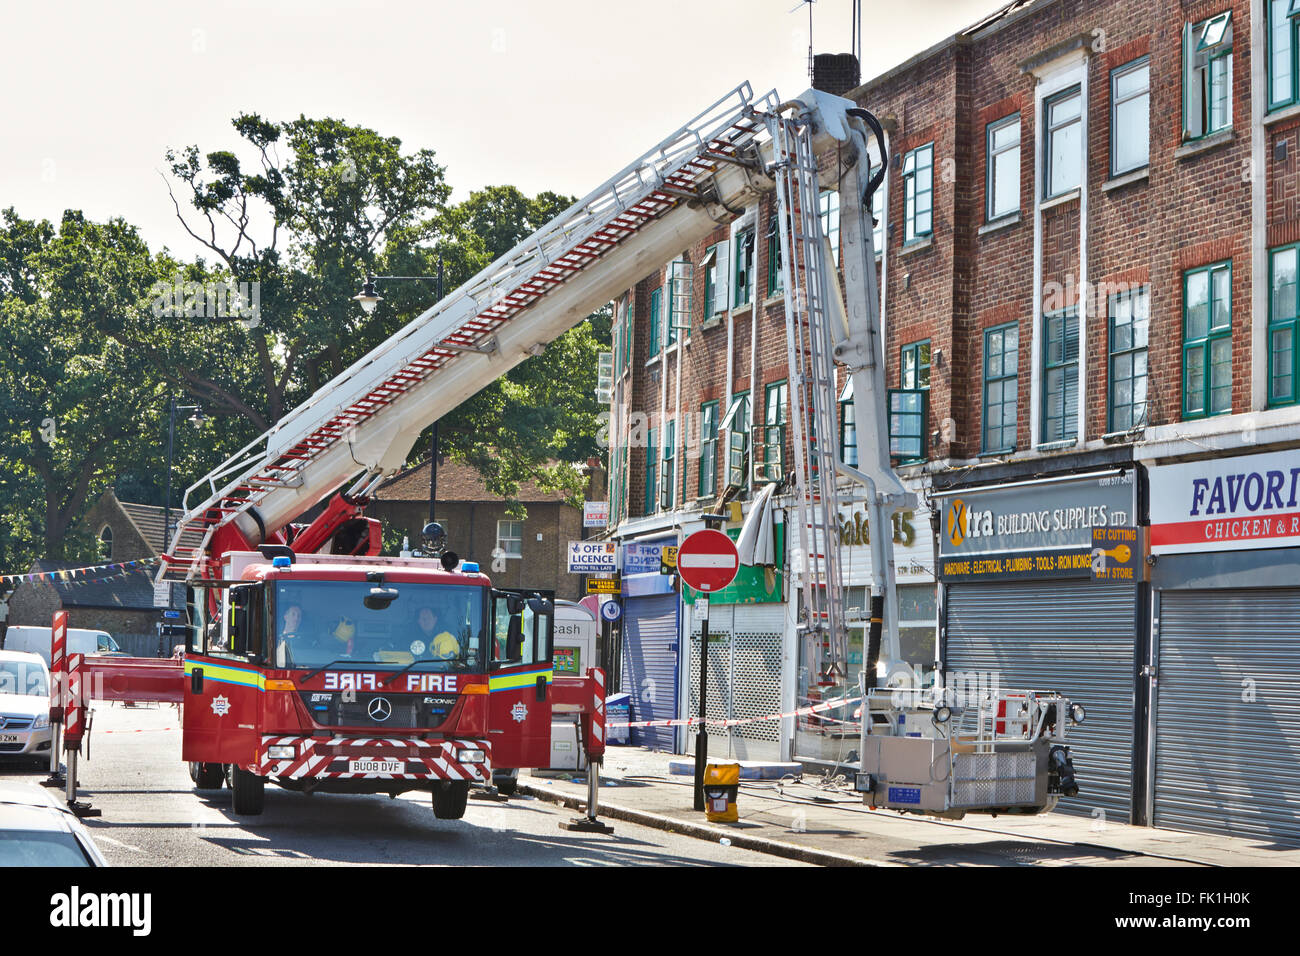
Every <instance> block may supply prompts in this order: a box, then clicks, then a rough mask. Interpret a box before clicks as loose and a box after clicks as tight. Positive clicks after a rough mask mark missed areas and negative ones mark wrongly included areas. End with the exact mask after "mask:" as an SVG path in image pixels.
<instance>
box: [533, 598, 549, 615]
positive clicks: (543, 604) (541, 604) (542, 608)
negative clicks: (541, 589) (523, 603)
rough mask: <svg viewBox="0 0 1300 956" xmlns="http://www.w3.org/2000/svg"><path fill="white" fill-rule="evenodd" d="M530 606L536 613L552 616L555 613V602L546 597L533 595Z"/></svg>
mask: <svg viewBox="0 0 1300 956" xmlns="http://www.w3.org/2000/svg"><path fill="white" fill-rule="evenodd" d="M528 608H529V610H531V611H532V612H533V613H534V614H540V615H543V616H545V617H550V616H551V615H552V614H554V613H555V602H553V601H548V600H547V599H546V598H544V597H532V598H529V599H528Z"/></svg>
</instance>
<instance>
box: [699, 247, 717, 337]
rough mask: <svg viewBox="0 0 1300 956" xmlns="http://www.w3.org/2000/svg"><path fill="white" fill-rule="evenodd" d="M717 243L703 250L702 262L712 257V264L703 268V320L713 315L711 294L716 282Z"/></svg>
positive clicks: (714, 289)
mask: <svg viewBox="0 0 1300 956" xmlns="http://www.w3.org/2000/svg"><path fill="white" fill-rule="evenodd" d="M717 254H718V247H717V245H712V246H709V247H708V248H707V249H705V250H704V259H703V260H701V261H703V262H709V261H710V257H713V258H712V261H713V264H712V265H710V266H708V267H707V268H706V269H705V270H704V321H705V322H707V321H709V319H710V318H712V316H713V294H714V292H715V291H716V286H717V283H718V266H717Z"/></svg>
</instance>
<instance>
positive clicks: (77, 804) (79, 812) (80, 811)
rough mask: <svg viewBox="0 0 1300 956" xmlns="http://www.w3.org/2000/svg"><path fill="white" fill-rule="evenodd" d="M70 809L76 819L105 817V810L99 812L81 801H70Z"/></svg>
mask: <svg viewBox="0 0 1300 956" xmlns="http://www.w3.org/2000/svg"><path fill="white" fill-rule="evenodd" d="M68 809H69V810H71V811H72V813H73V816H76V817H99V816H103V815H104V811H103V810H98V809H96V808H95V807H92V806H91V805H90V804H88V803H83V802H82V801H80V800H69V801H68Z"/></svg>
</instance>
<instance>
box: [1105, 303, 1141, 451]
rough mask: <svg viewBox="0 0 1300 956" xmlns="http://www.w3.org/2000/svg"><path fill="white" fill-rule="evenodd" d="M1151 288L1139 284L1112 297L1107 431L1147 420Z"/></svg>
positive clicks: (1134, 426) (1125, 429)
mask: <svg viewBox="0 0 1300 956" xmlns="http://www.w3.org/2000/svg"><path fill="white" fill-rule="evenodd" d="M1150 324H1151V290H1150V289H1149V288H1148V287H1146V286H1140V287H1138V288H1136V289H1132V290H1130V291H1128V292H1123V293H1119V294H1117V295H1112V296H1111V297H1110V329H1109V341H1110V374H1109V375H1108V376H1107V378H1108V380H1109V383H1110V384H1109V394H1108V395H1107V402H1106V405H1107V410H1106V430H1107V431H1108V432H1112V433H1113V432H1126V431H1128V430H1129V429H1132V428H1140V427H1142V426H1143V425H1145V424H1146V423H1147V411H1148V406H1147V374H1148V367H1147V342H1148V333H1149V330H1150Z"/></svg>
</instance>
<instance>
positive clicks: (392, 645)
mask: <svg viewBox="0 0 1300 956" xmlns="http://www.w3.org/2000/svg"><path fill="white" fill-rule="evenodd" d="M374 587H375V585H373V584H371V583H369V582H366V581H284V580H279V581H276V583H275V604H274V608H273V612H274V614H275V627H274V632H273V633H274V641H273V647H272V666H275V667H293V668H317V667H325V666H326V665H332V664H335V663H336V662H338V663H337V665H336V666H339V667H346V666H347V665H348V664H349V663H357V664H362V665H364V666H365V667H367V668H368V669H378V670H399V669H401V668H403V667H406V666H407V665H409V664H416V665H417V666H416V668H415V669H416V670H419V671H421V672H426V673H438V672H440V671H466V670H477V669H481V668H482V663H483V659H484V657H483V648H484V645H485V642H486V632H485V630H484V627H483V589H482V588H476V587H459V586H456V585H444V584H398V583H389V584H386V585H383V587H385V588H387V589H390V590H395V591H397V593H398V596H397V599H396V600H394V601H393V602H392V603H391V604H389V605H388V607H386V608H384V609H382V610H376V609H372V608H368V607H366V605H365V603H364V599H365V597H366V595H367V594H369V593H370V591H371V589H372V588H374Z"/></svg>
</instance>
